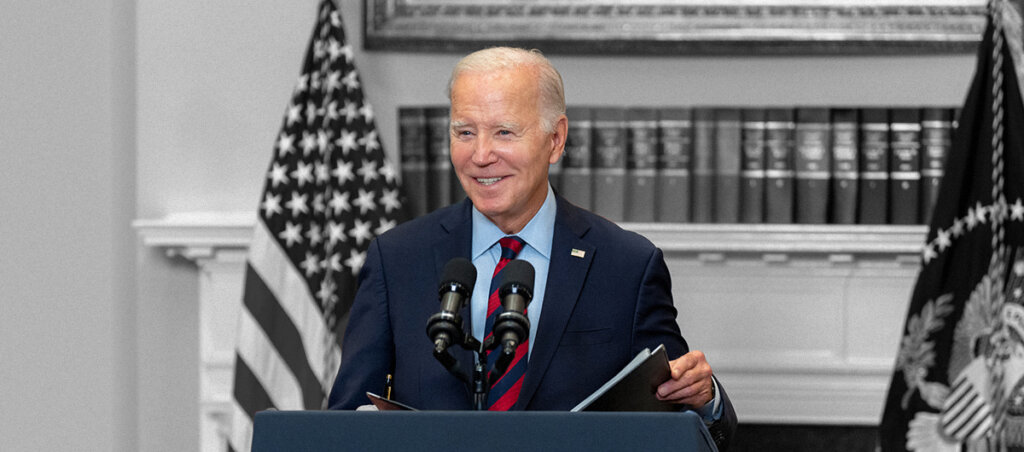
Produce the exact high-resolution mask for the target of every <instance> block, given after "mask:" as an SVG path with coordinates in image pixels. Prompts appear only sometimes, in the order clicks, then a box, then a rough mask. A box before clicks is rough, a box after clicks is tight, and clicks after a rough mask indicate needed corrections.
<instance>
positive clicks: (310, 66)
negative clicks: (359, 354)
mask: <svg viewBox="0 0 1024 452" xmlns="http://www.w3.org/2000/svg"><path fill="white" fill-rule="evenodd" d="M397 173H398V171H397V170H396V168H395V167H393V166H391V165H390V164H389V163H388V162H387V160H385V158H384V152H383V150H382V148H381V144H380V140H379V138H378V136H377V132H376V131H375V127H374V117H373V109H372V108H371V107H370V104H368V103H366V101H365V99H364V98H363V93H362V88H361V85H360V78H359V75H358V72H357V71H356V68H355V66H354V65H353V61H352V48H351V47H349V46H348V44H346V41H345V33H344V30H343V28H342V22H341V16H340V15H339V13H338V10H337V8H336V6H335V4H334V2H333V1H332V0H324V1H323V2H322V3H321V4H320V7H319V16H318V21H317V24H316V27H315V28H314V31H313V36H312V39H311V40H310V44H309V48H308V50H307V53H306V58H305V63H304V65H303V70H302V74H301V75H300V76H299V79H298V83H297V84H296V87H295V90H294V92H293V93H292V97H291V101H290V102H289V104H288V107H287V109H286V111H285V115H284V120H283V124H282V126H281V131H280V133H279V135H278V136H277V140H276V144H275V146H274V155H273V159H272V161H271V163H270V168H269V170H268V172H267V175H266V180H265V182H264V184H265V185H264V190H263V195H262V199H261V201H260V203H259V209H258V220H257V222H256V227H255V230H254V233H253V239H252V243H251V245H250V249H249V256H248V260H247V269H246V274H245V292H244V297H243V298H244V300H243V308H242V310H241V315H240V319H239V323H238V343H237V347H236V352H237V353H236V360H235V363H236V364H235V380H234V399H233V402H234V403H233V412H232V415H231V431H230V434H229V438H228V441H229V447H230V448H231V449H233V450H236V451H242V450H249V449H250V442H251V438H252V421H253V416H254V414H255V413H256V412H257V411H260V410H265V409H267V408H276V409H281V410H302V409H305V410H319V409H323V408H325V405H326V401H327V395H328V394H329V391H330V388H331V385H332V384H333V382H334V377H335V375H336V374H337V371H338V365H339V363H340V362H341V338H342V337H343V334H344V330H345V327H346V324H347V322H348V313H349V307H350V306H351V303H352V300H353V297H354V295H355V290H356V276H357V274H358V273H359V269H360V267H362V265H363V260H364V259H365V257H366V249H367V248H368V246H369V244H370V240H371V239H373V237H374V236H375V235H377V234H381V233H383V232H384V231H387V230H388V229H390V228H392V227H394V226H395V225H396V224H397V222H398V221H400V220H401V219H403V218H404V211H403V207H402V203H401V198H400V195H399V187H398V183H397V180H396V175H397Z"/></svg>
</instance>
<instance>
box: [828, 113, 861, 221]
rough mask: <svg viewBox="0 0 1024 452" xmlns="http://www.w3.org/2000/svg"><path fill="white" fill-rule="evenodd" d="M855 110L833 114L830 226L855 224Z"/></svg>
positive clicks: (857, 173)
mask: <svg viewBox="0 0 1024 452" xmlns="http://www.w3.org/2000/svg"><path fill="white" fill-rule="evenodd" d="M858 124H859V122H858V119H857V110H854V109H849V108H844V109H835V110H833V111H832V207H831V211H830V212H829V214H830V215H829V218H830V220H831V222H832V223H833V224H856V223H857V190H858V188H859V185H860V182H859V178H860V163H859V162H860V154H859V152H860V144H859V143H860V135H859V134H858Z"/></svg>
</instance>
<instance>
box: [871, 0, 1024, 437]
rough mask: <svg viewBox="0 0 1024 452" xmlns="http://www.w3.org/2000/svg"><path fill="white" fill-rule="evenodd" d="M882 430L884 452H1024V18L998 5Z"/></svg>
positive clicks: (950, 160) (934, 222)
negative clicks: (1023, 30)
mask: <svg viewBox="0 0 1024 452" xmlns="http://www.w3.org/2000/svg"><path fill="white" fill-rule="evenodd" d="M988 16H989V17H988V24H987V27H986V31H985V35H984V37H983V39H982V42H981V44H980V46H979V49H978V57H977V67H976V69H975V74H974V80H973V83H972V85H971V89H970V91H969V92H968V95H967V100H966V102H965V104H964V107H963V109H962V110H961V114H960V118H959V126H958V128H957V130H956V131H955V132H954V135H953V147H952V149H951V150H950V153H949V155H948V156H947V160H946V163H945V176H944V178H943V181H942V184H941V188H940V192H939V196H938V200H937V203H936V206H935V209H934V212H933V216H932V218H931V222H930V229H929V232H928V236H927V241H926V243H925V246H924V248H923V252H922V261H921V271H920V273H919V275H918V279H917V284H916V285H915V287H914V292H913V295H912V297H911V301H910V307H909V310H908V313H907V318H906V324H905V328H904V331H903V337H902V341H901V343H900V347H899V352H898V354H897V358H896V366H895V370H894V372H893V376H892V380H891V382H890V385H889V394H888V397H887V400H886V405H885V409H884V411H883V414H882V422H881V426H880V429H879V445H880V446H881V450H884V451H903V450H913V451H926V450H927V451H945V450H949V451H959V450H969V451H974V450H977V451H983V450H993V451H994V450H1008V449H1009V450H1018V449H1019V448H1022V447H1024V297H1022V295H1024V230H1022V227H1024V200H1022V196H1024V147H1022V146H1024V110H1022V101H1021V92H1020V87H1021V85H1022V78H1021V74H1024V72H1022V71H1021V68H1022V67H1024V66H1022V65H1024V52H1022V43H1021V18H1020V12H1019V11H1018V10H1016V9H1015V7H1014V6H1013V4H1012V3H1010V2H1008V1H1007V0H993V1H991V2H990V3H989V14H988Z"/></svg>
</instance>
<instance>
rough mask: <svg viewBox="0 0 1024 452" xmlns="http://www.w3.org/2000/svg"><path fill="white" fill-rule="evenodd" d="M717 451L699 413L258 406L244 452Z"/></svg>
mask: <svg viewBox="0 0 1024 452" xmlns="http://www.w3.org/2000/svg"><path fill="white" fill-rule="evenodd" d="M664 449H669V450H685V451H714V452H717V450H718V449H717V448H716V447H715V443H714V441H712V439H711V435H710V434H709V433H708V430H707V428H705V427H704V423H703V422H702V421H701V419H700V416H698V415H697V414H696V413H694V412H684V413H637V412H583V413H569V412H561V411H559V412H553V411H510V412H502V413H498V412H494V413H492V412H478V411H372V412H368V411H358V412H357V411H264V412H260V413H257V414H256V421H255V424H254V426H253V443H252V450H253V451H254V452H259V451H326V450H331V451H341V450H358V451H363V450H373V451H409V450H413V451H416V452H426V451H446V452H449V451H456V450H486V451H488V452H503V451H509V452H512V451H515V452H520V451H523V450H544V451H572V452H577V451H580V450H588V451H589V450H664Z"/></svg>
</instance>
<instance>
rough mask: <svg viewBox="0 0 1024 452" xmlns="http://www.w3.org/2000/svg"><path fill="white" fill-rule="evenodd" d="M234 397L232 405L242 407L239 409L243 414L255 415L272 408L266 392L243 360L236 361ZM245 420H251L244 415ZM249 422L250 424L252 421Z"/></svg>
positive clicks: (248, 416) (272, 404)
mask: <svg viewBox="0 0 1024 452" xmlns="http://www.w3.org/2000/svg"><path fill="white" fill-rule="evenodd" d="M236 358H237V356H236ZM234 396H235V402H234V404H235V405H242V406H241V407H240V408H241V409H243V412H245V413H255V412H257V411H262V410H265V409H267V408H273V407H274V402H273V401H272V400H270V396H268V395H267V391H266V390H265V389H264V388H263V385H262V384H260V381H259V380H257V379H256V376H255V375H253V373H252V369H250V368H249V366H247V365H246V364H245V361H243V360H239V361H238V364H237V366H236V369H235V389H234ZM246 418H251V416H250V415H248V414H246ZM249 421H250V422H251V421H252V419H249Z"/></svg>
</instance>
